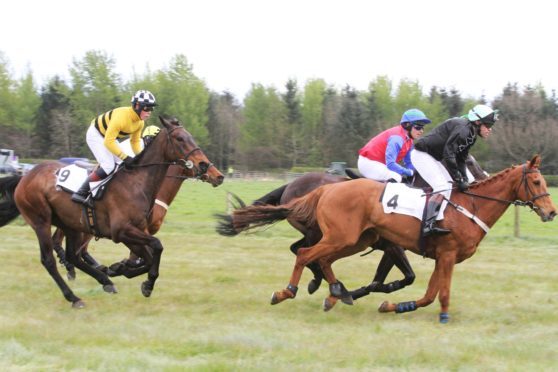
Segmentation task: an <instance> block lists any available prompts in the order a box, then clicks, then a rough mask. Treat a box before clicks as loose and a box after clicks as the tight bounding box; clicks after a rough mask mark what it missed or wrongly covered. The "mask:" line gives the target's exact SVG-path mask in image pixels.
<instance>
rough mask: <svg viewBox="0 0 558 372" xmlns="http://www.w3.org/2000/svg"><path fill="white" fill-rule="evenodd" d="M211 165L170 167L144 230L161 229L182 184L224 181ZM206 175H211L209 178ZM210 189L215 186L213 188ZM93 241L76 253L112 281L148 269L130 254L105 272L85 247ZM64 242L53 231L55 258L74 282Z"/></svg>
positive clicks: (58, 233) (60, 232)
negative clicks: (56, 257) (185, 181)
mask: <svg viewBox="0 0 558 372" xmlns="http://www.w3.org/2000/svg"><path fill="white" fill-rule="evenodd" d="M210 164H211V166H210V167H209V168H208V171H207V173H202V172H200V171H199V170H198V169H196V168H185V167H183V166H180V165H170V166H169V169H168V170H167V174H166V175H165V178H164V179H163V182H162V183H161V185H160V188H159V191H157V196H156V199H155V203H154V204H153V208H152V209H151V211H150V214H149V224H148V226H147V229H148V231H149V234H151V235H155V234H156V233H157V232H158V231H159V229H160V228H161V226H162V224H163V221H164V219H165V216H166V214H167V210H168V208H169V206H170V205H171V203H172V201H173V200H174V198H175V197H176V194H177V193H178V191H179V190H180V187H181V186H182V183H183V182H184V180H186V179H199V180H201V181H202V182H208V183H210V184H211V180H214V179H223V178H224V176H223V174H222V173H221V172H220V171H219V170H218V169H217V168H216V167H215V166H213V164H212V163H210ZM212 173H213V174H212ZM209 174H212V177H211V178H210V176H209ZM213 186H217V185H215V184H213ZM92 238H93V236H92V235H88V236H87V237H86V238H85V241H84V242H83V243H82V244H81V247H80V249H79V251H80V253H81V256H82V258H83V260H84V261H85V262H86V263H87V264H89V265H91V266H93V267H96V268H99V269H100V270H103V271H105V272H106V273H107V274H108V275H109V276H111V277H113V276H119V275H124V276H126V277H127V278H132V277H134V276H137V275H139V274H141V273H143V272H142V271H145V270H146V269H147V268H146V267H145V266H146V265H145V264H144V261H143V260H141V259H140V258H139V257H137V256H136V255H135V254H133V252H131V253H130V257H129V258H128V259H125V260H123V261H121V262H116V263H114V264H112V265H110V267H108V268H107V267H105V266H104V265H101V264H100V263H99V262H97V260H96V259H95V258H93V257H92V256H91V255H90V254H89V253H88V251H87V247H88V243H89V241H90V240H91V239H92ZM63 239H64V232H63V231H62V230H61V229H56V231H55V232H54V234H53V236H52V240H53V242H54V250H55V251H56V254H57V255H58V258H59V260H60V263H61V264H63V265H64V266H65V267H66V270H67V272H68V274H67V275H68V278H69V279H70V280H73V279H74V278H75V270H74V267H73V265H72V264H71V263H70V262H68V261H67V260H66V259H65V253H64V249H63V248H62V241H63ZM140 267H141V268H140Z"/></svg>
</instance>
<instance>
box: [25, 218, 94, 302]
mask: <svg viewBox="0 0 558 372" xmlns="http://www.w3.org/2000/svg"><path fill="white" fill-rule="evenodd" d="M34 229H35V234H37V238H38V239H39V247H40V250H41V263H42V264H43V266H44V267H45V269H46V270H47V271H48V273H49V274H50V276H51V277H52V279H54V281H55V282H56V284H57V285H58V288H60V290H61V291H62V294H63V295H64V298H65V299H66V300H68V301H69V302H71V303H72V307H74V308H82V307H84V306H85V303H83V301H82V300H81V299H80V298H79V297H77V296H76V295H75V294H74V293H73V292H72V290H71V289H70V287H68V285H67V284H66V282H65V281H64V279H62V276H60V273H59V272H58V268H57V267H56V259H55V258H54V254H53V245H54V244H53V241H52V237H51V235H50V226H46V225H45V226H35V227H34Z"/></svg>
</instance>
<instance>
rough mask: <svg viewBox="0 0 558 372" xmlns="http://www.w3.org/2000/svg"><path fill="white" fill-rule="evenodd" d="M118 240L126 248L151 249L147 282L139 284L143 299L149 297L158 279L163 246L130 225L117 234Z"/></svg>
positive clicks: (154, 238)
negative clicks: (142, 247) (151, 255)
mask: <svg viewBox="0 0 558 372" xmlns="http://www.w3.org/2000/svg"><path fill="white" fill-rule="evenodd" d="M118 240H119V241H121V242H123V243H124V244H126V246H128V247H132V246H145V245H146V246H148V247H149V248H150V249H151V252H152V254H153V257H152V261H151V266H150V267H149V270H148V272H147V280H146V281H144V282H143V283H142V284H141V293H142V294H143V295H144V296H145V297H149V296H151V293H152V292H153V288H154V286H155V281H156V280H157V278H158V277H159V265H160V263H161V255H162V253H163V245H162V244H161V241H160V240H159V239H157V238H156V237H154V236H151V235H149V234H147V233H145V232H144V231H142V230H140V229H138V228H137V227H134V226H131V225H129V226H128V227H127V228H125V229H123V230H121V231H120V232H119V233H118ZM134 253H136V252H134ZM136 254H137V253H136ZM138 275H139V274H138Z"/></svg>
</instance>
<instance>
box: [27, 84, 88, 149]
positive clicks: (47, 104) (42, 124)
mask: <svg viewBox="0 0 558 372" xmlns="http://www.w3.org/2000/svg"><path fill="white" fill-rule="evenodd" d="M40 100H41V104H40V106H39V109H38V115H37V127H36V130H35V132H36V134H37V137H36V138H37V140H36V143H37V149H38V150H39V154H38V155H37V156H39V157H43V158H45V157H47V158H59V157H65V156H78V155H80V156H84V155H87V156H88V153H83V152H81V147H80V146H79V145H78V144H80V143H81V142H82V138H84V137H85V135H84V133H83V132H82V131H81V130H80V126H77V125H74V120H75V119H74V118H73V117H72V113H71V105H70V87H68V85H66V83H65V82H64V81H63V80H62V79H61V78H60V77H58V76H55V77H54V78H52V79H51V80H50V81H49V82H48V83H47V86H46V87H44V88H43V89H42V91H41V95H40Z"/></svg>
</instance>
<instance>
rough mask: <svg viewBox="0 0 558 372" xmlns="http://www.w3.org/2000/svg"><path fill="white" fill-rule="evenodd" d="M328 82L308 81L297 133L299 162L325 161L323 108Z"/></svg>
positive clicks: (316, 163) (318, 162)
mask: <svg viewBox="0 0 558 372" xmlns="http://www.w3.org/2000/svg"><path fill="white" fill-rule="evenodd" d="M326 88H327V86H326V83H325V81H324V80H322V79H313V80H309V81H307V82H306V85H305V86H304V94H303V98H302V106H301V109H300V111H301V127H300V130H299V131H298V132H297V133H295V135H296V136H297V137H298V138H299V142H298V154H299V163H300V164H302V165H314V166H315V165H322V164H321V163H322V162H323V148H322V145H323V141H324V131H323V123H324V121H323V110H324V100H325V95H326Z"/></svg>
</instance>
